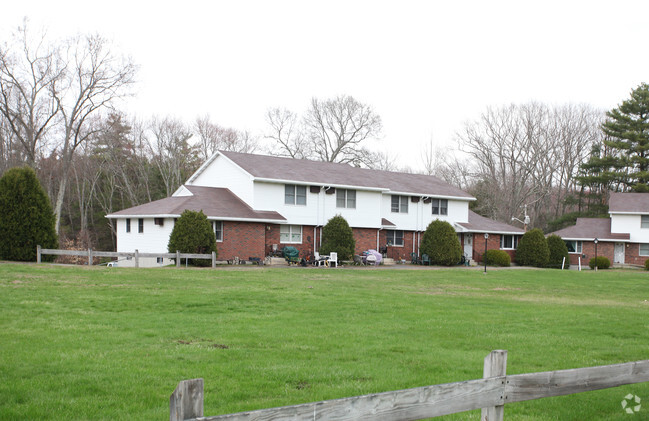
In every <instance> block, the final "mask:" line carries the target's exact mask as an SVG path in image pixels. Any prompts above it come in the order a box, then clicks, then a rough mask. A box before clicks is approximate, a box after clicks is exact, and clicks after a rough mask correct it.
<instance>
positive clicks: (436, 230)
mask: <svg viewBox="0 0 649 421" xmlns="http://www.w3.org/2000/svg"><path fill="white" fill-rule="evenodd" d="M421 254H427V255H428V257H429V258H430V264H431V265H444V266H452V265H456V264H458V263H459V262H460V259H461V258H462V246H460V240H459V239H458V238H457V234H456V233H455V230H454V229H453V226H452V225H451V224H449V223H448V222H446V221H440V220H439V219H436V220H434V221H433V222H431V223H430V224H428V227H427V228H426V232H424V236H423V238H422V239H421Z"/></svg>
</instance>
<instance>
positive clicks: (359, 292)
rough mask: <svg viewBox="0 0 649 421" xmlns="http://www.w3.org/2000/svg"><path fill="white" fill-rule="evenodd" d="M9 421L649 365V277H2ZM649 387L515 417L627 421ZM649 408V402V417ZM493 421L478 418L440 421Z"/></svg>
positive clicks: (1, 377) (533, 406)
mask: <svg viewBox="0 0 649 421" xmlns="http://www.w3.org/2000/svg"><path fill="white" fill-rule="evenodd" d="M0 291H1V294H2V300H1V301H0V344H1V345H0V419H91V420H97V419H136V418H137V419H147V420H148V419H159V420H163V419H168V417H169V408H168V402H169V395H170V394H171V393H172V392H173V390H174V388H175V387H176V385H177V384H178V382H179V381H180V380H183V379H190V378H195V377H202V378H204V379H205V415H218V414H224V413H229V412H238V411H243V410H251V409H259V408H266V407H272V406H282V405H291V404H297V403H304V402H311V401H317V400H323V399H333V398H340V397H346V396H355V395H361V394H366V393H374V392H383V391H389V390H397V389H404V388H410V387H417V386H425V385H432V384H438V383H447V382H455V381H462V380H469V379H475V378H480V377H482V364H483V358H484V357H485V355H487V354H488V353H489V352H490V351H491V350H493V349H506V350H508V351H509V356H508V367H507V371H508V374H516V373H526V372H534V371H547V370H558V369H567V368H577V367H586V366H595V365H604V364H614V363H621V362H627V361H636V360H643V359H649V314H648V313H649V302H648V301H647V300H649V274H647V273H646V272H642V271H599V272H592V271H584V272H576V271H563V272H561V271H557V270H522V269H519V270H491V269H490V271H489V273H488V274H486V275H485V274H483V273H482V272H481V271H479V270H468V269H461V268H458V269H455V270H377V269H302V268H290V269H264V268H253V269H244V268H225V269H216V270H211V269H174V268H164V269H139V270H136V269H125V268H106V267H93V268H82V267H79V268H77V267H61V266H51V265H17V264H0ZM627 393H633V394H636V395H638V396H640V397H641V398H642V399H643V401H642V403H643V405H646V406H645V407H643V408H642V409H641V412H640V413H639V414H637V415H636V418H637V419H647V418H649V383H645V384H638V385H629V386H623V387H620V388H614V389H608V390H603V391H597V392H589V393H582V394H578V395H571V396H565V397H559V398H549V399H543V400H537V401H531V402H524V403H515V404H510V405H507V406H506V409H505V419H506V420H585V419H587V420H617V419H619V420H627V419H631V416H629V415H626V414H625V413H624V412H623V411H622V408H621V405H620V402H621V400H622V399H623V397H624V396H625V395H626V394H627ZM645 403H646V404H645ZM438 419H444V420H449V419H451V420H465V419H466V420H469V419H470V420H478V419H479V411H472V412H467V413H463V414H457V415H452V416H448V417H443V418H438Z"/></svg>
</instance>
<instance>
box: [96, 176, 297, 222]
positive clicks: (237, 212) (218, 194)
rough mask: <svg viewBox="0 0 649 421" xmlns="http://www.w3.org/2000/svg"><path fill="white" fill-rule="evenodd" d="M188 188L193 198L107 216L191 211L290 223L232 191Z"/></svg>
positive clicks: (171, 215)
mask: <svg viewBox="0 0 649 421" xmlns="http://www.w3.org/2000/svg"><path fill="white" fill-rule="evenodd" d="M184 188H186V189H187V190H189V192H190V193H191V195H183V196H171V197H167V198H164V199H160V200H156V201H153V202H149V203H145V204H143V205H139V206H134V207H132V208H128V209H124V210H121V211H119V212H114V213H111V214H110V215H106V218H120V217H149V218H152V217H167V218H177V217H179V216H180V214H181V213H183V211H184V210H186V209H189V210H193V211H200V210H202V211H203V213H204V214H205V215H206V216H207V217H208V218H210V219H220V220H235V221H255V222H274V223H278V222H282V221H286V218H284V217H283V216H282V215H280V214H279V213H277V212H273V211H257V210H254V209H252V208H251V207H250V206H248V205H247V204H246V203H245V202H244V201H243V200H241V199H240V198H239V197H237V196H236V195H235V194H234V193H232V192H231V191H230V189H225V188H217V187H200V186H188V185H185V186H184Z"/></svg>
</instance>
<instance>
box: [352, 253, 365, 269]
mask: <svg viewBox="0 0 649 421" xmlns="http://www.w3.org/2000/svg"><path fill="white" fill-rule="evenodd" d="M354 265H356V266H363V265H365V263H364V262H363V258H362V257H361V256H359V255H358V254H355V255H354Z"/></svg>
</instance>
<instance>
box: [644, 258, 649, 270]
mask: <svg viewBox="0 0 649 421" xmlns="http://www.w3.org/2000/svg"><path fill="white" fill-rule="evenodd" d="M644 270H649V259H647V260H645V261H644Z"/></svg>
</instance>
